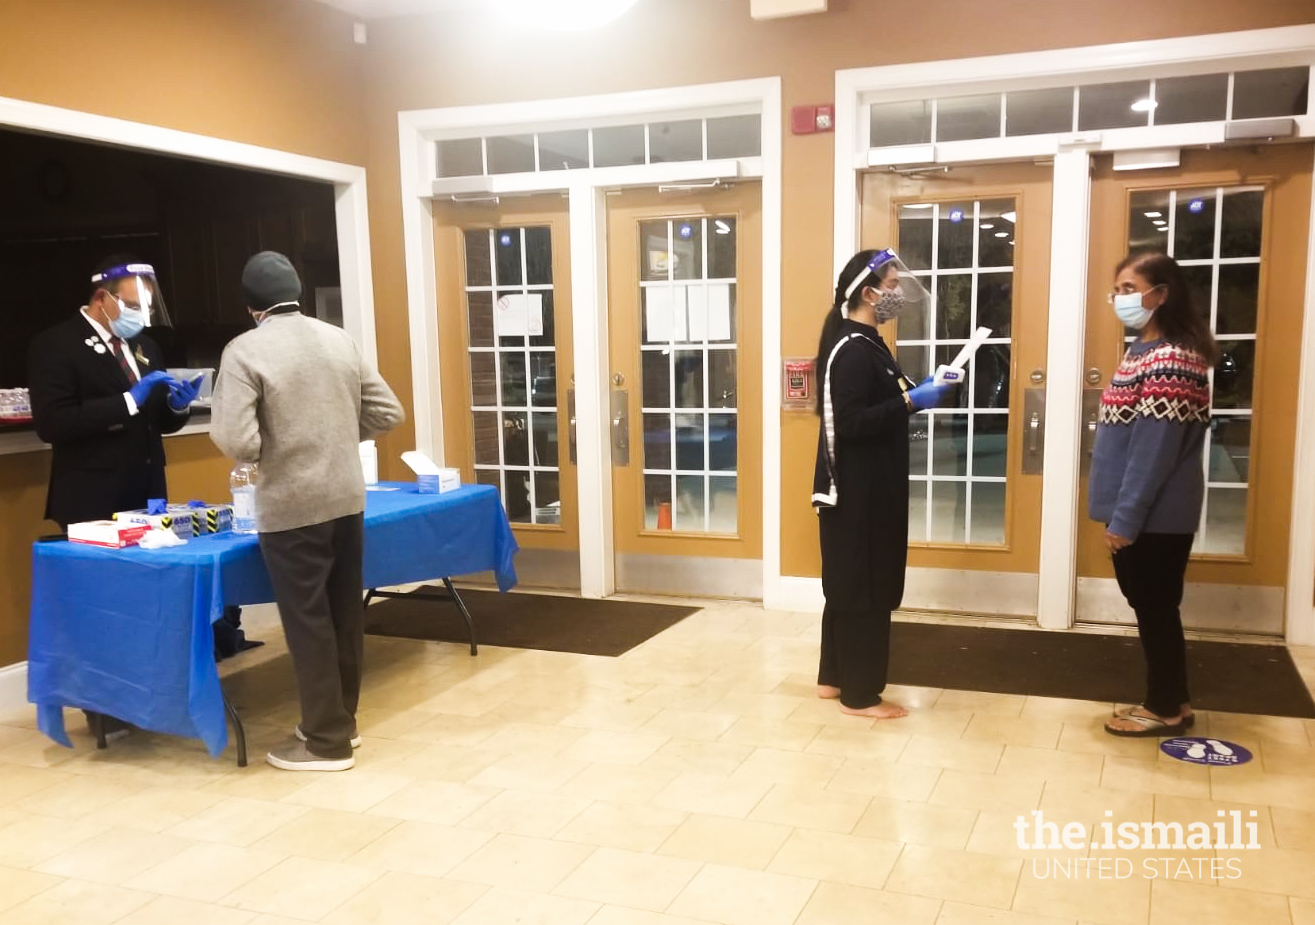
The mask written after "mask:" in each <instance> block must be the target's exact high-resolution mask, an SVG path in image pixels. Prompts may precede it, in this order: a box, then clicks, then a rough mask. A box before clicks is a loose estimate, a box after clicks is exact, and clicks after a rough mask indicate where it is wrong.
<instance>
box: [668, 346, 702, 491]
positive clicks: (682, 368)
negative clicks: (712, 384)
mask: <svg viewBox="0 0 1315 925" xmlns="http://www.w3.org/2000/svg"><path fill="white" fill-rule="evenodd" d="M672 361H673V362H674V363H675V367H676V407H677V408H702V407H703V406H704V404H703V351H702V350H677V351H675V352H674V353H673V356H672ZM700 468H701V467H700Z"/></svg>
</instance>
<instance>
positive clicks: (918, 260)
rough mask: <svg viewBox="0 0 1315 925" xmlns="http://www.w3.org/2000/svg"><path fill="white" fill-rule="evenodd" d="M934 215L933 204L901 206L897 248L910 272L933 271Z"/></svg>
mask: <svg viewBox="0 0 1315 925" xmlns="http://www.w3.org/2000/svg"><path fill="white" fill-rule="evenodd" d="M934 214H935V210H934V209H933V208H932V205H931V203H914V204H912V205H906V206H900V210H899V240H898V241H896V242H895V246H896V249H897V250H898V251H899V256H900V260H903V261H904V265H905V266H906V267H908V268H909V269H910V270H930V269H931V220H932V216H933V215H934Z"/></svg>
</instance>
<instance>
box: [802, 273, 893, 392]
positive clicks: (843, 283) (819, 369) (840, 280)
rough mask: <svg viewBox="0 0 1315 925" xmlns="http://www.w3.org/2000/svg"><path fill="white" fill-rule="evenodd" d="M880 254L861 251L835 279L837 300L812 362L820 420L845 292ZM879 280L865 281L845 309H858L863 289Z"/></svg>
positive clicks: (838, 335)
mask: <svg viewBox="0 0 1315 925" xmlns="http://www.w3.org/2000/svg"><path fill="white" fill-rule="evenodd" d="M877 253H878V251H876V250H867V251H859V252H858V253H857V254H855V255H854V256H853V257H850V258H849V263H847V264H845V268H844V269H843V270H841V271H840V276H839V277H837V278H836V292H835V297H834V298H833V299H832V300H831V310H830V311H828V312H827V313H826V318H825V319H824V320H823V321H822V336H821V337H819V338H818V340H817V359H816V360H814V361H813V376H814V380H815V382H816V386H817V404H816V406H815V410H816V411H817V414H818V416H819V417H820V416H821V414H822V380H823V377H824V376H825V375H826V361H827V360H828V359H829V358H830V356H831V351H832V349H834V348H835V345H836V341H837V340H839V339H840V325H841V323H842V322H843V321H844V320H845V316H844V313H842V312H841V307H842V306H845V290H846V289H848V288H849V284H850V283H852V282H853V281H854V277H856V276H858V274H860V273H862V272H863V270H864V268H865V267H867V265H868V262H869V261H870V260H872V258H873V257H874V256H876V254H877ZM879 279H880V276H874V277H873V278H872V280H871V282H870V283H869V282H868V281H867V280H864V285H863V286H859V287H858V288H857V289H855V290H854V292H853V294H852V295H850V297H849V300H848V301H849V304H848V305H847V306H845V307H846V308H847V309H854V308H857V307H858V303H859V302H861V301H863V289H864V288H865V287H866V286H867V285H873V286H875V285H876V284H877V281H878V280H879Z"/></svg>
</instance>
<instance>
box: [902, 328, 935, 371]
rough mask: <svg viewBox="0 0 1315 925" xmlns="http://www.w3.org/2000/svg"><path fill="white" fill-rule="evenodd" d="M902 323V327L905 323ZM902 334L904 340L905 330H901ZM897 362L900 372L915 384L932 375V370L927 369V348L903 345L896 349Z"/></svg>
mask: <svg viewBox="0 0 1315 925" xmlns="http://www.w3.org/2000/svg"><path fill="white" fill-rule="evenodd" d="M900 323H901V325H902V324H903V321H901V322H900ZM900 334H901V339H903V337H902V335H903V334H904V331H903V328H901V330H900ZM910 339H912V338H910ZM895 361H896V362H897V363H899V368H900V371H901V372H903V373H904V375H906V376H908V377H909V378H910V379H912V380H913V381H914V382H921V381H922V380H923V379H925V378H927V377H928V376H930V375H931V370H930V369H928V368H927V348H926V347H923V346H913V347H911V346H908V345H906V344H903V343H901V344H899V345H898V346H896V348H895Z"/></svg>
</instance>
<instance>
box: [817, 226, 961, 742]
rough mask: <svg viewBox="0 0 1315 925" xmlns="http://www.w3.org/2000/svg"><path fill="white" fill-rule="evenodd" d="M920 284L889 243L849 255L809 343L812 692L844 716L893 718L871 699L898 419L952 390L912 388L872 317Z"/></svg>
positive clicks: (904, 513)
mask: <svg viewBox="0 0 1315 925" xmlns="http://www.w3.org/2000/svg"><path fill="white" fill-rule="evenodd" d="M927 299H928V296H927V291H926V290H925V289H924V288H923V287H922V285H921V284H920V283H919V282H918V281H917V280H916V279H914V278H913V276H912V275H911V274H909V272H908V270H907V269H906V268H905V267H904V265H903V264H902V263H900V260H899V258H898V257H897V256H896V255H895V252H894V251H891V250H880V251H871V250H866V251H860V252H859V253H857V254H855V255H854V256H853V257H852V258H851V259H850V261H849V263H847V264H846V265H845V268H844V270H842V271H841V273H840V278H839V279H838V280H837V281H836V292H835V299H834V301H833V302H832V306H831V311H830V312H829V313H828V314H827V317H826V321H825V323H824V324H823V327H822V337H821V340H820V342H819V343H818V350H817V364H816V370H817V381H818V385H819V387H818V403H817V413H818V416H819V417H820V418H821V419H822V422H821V432H820V433H819V435H818V439H817V467H816V471H815V475H814V478H813V505H814V506H815V507H816V508H817V514H818V524H819V531H820V534H821V543H822V591H823V593H824V594H825V595H826V609H825V610H824V611H823V612H822V652H821V664H820V667H819V669H818V673H817V692H818V696H820V697H824V698H839V700H840V709H841V711H842V712H844V713H851V714H854V715H858V716H868V717H875V718H877V719H893V718H895V717H899V716H904V715H905V713H906V711H905V709H904V708H903V707H901V706H899V705H897V704H893V703H890V702H887V701H883V700H882V699H881V694H882V691H884V690H885V688H886V668H887V665H888V662H889V659H890V617H891V611H893V610H895V609H896V608H897V607H899V605H900V600H901V599H902V598H903V596H904V567H905V561H906V559H907V556H908V538H909V416H910V415H912V414H914V413H915V412H918V411H921V410H923V409H925V408H931V407H934V406H935V405H937V404H939V403H940V401H941V400H942V399H943V398H944V397H945V396H946V395H948V394H949V393H950V392H951V391H952V390H953V388H954V386H949V385H945V386H937V385H934V384H932V382H931V380H930V379H928V380H926V381H924V382H923V383H922V384H921V385H917V386H915V385H914V384H913V382H912V381H911V380H910V379H908V377H906V376H905V375H904V373H903V372H902V371H901V370H900V368H899V364H898V363H896V362H895V357H894V355H893V354H892V353H891V350H890V347H888V346H887V345H886V342H885V341H884V340H883V339H882V337H881V335H880V334H878V333H877V325H878V324H880V323H883V322H886V321H889V320H891V319H892V318H894V317H895V316H896V315H897V314H899V313H900V312H902V311H925V310H926V305H927Z"/></svg>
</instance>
